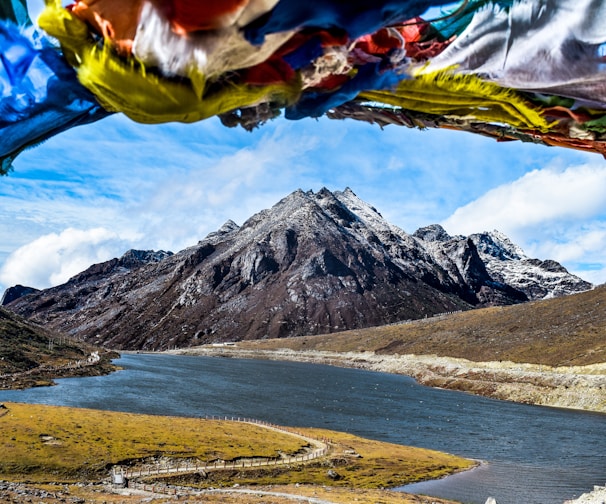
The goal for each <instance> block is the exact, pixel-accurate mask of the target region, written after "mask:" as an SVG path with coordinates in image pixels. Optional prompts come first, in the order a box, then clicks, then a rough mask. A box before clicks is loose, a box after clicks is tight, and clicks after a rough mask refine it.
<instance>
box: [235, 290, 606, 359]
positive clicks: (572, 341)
mask: <svg viewBox="0 0 606 504" xmlns="http://www.w3.org/2000/svg"><path fill="white" fill-rule="evenodd" d="M605 306H606V286H600V287H597V288H595V289H593V290H591V291H588V292H583V293H580V294H575V295H571V296H565V297H561V298H556V299H548V300H544V301H535V302H532V303H524V304H520V305H513V306H504V307H494V308H483V309H479V310H470V311H466V312H461V313H454V314H451V315H447V316H443V317H433V318H428V319H423V320H418V321H413V322H410V323H403V324H395V325H388V326H381V327H373V328H368V329H358V330H351V331H343V332H339V333H334V334H327V335H320V336H301V337H296V338H283V339H274V340H259V341H242V342H239V343H238V348H242V349H251V350H275V349H280V348H289V349H292V350H295V351H298V350H317V351H325V352H326V351H329V352H330V351H332V352H375V353H377V354H384V355H395V354H399V355H409V354H416V355H430V354H433V355H438V356H446V357H456V358H463V359H468V360H470V361H475V362H487V361H512V362H519V363H531V364H541V365H547V366H553V367H557V366H586V365H591V364H597V363H602V362H606V310H605V309H604V307H605Z"/></svg>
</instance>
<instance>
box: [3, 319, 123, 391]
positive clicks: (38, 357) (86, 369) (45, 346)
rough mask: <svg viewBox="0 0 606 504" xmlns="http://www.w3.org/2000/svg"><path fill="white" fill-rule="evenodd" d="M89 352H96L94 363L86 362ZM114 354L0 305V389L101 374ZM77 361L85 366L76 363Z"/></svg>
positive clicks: (45, 383) (107, 367)
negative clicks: (71, 337) (32, 320)
mask: <svg viewBox="0 0 606 504" xmlns="http://www.w3.org/2000/svg"><path fill="white" fill-rule="evenodd" d="M92 352H99V355H100V360H99V361H98V362H95V363H94V364H95V365H94V366H92V365H88V364H89V363H88V362H87V359H88V357H89V356H90V355H91V353H92ZM115 356H116V354H114V353H107V352H102V351H100V349H98V348H95V347H93V346H91V345H88V344H85V343H81V342H77V341H74V340H72V339H70V338H67V337H66V336H63V335H60V334H58V333H55V332H51V331H48V330H46V329H44V328H42V327H40V326H37V325H35V324H32V323H31V322H28V321H26V320H25V319H23V318H21V317H19V316H18V315H15V314H14V313H12V312H10V311H8V310H5V309H4V308H0V388H24V387H30V386H35V385H48V384H50V383H52V378H59V377H64V376H76V375H84V374H86V375H92V374H100V373H105V372H107V371H109V370H111V369H113V367H112V366H111V364H110V363H109V360H110V358H112V357H115ZM78 362H80V363H82V364H83V363H85V362H86V364H87V365H82V364H81V365H80V366H78V365H77V364H76V363H78Z"/></svg>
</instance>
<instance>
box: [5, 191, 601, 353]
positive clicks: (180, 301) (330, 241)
mask: <svg viewBox="0 0 606 504" xmlns="http://www.w3.org/2000/svg"><path fill="white" fill-rule="evenodd" d="M127 255H128V256H129V257H132V256H136V257H137V258H138V259H137V260H136V261H134V262H133V261H127V260H126V259H125V257H126V256H125V257H123V258H121V259H114V260H112V261H109V262H107V263H102V264H99V265H95V266H91V268H89V269H88V270H87V271H85V272H83V273H81V274H79V275H77V276H76V277H74V278H72V279H71V280H70V281H68V282H67V283H66V284H64V285H61V286H58V287H54V288H52V289H47V290H44V291H40V292H35V293H32V294H29V295H26V296H23V297H19V298H17V299H14V300H12V301H11V302H10V303H8V305H7V306H8V307H9V308H10V309H11V310H14V311H16V312H17V313H20V314H22V315H23V316H26V317H30V318H32V319H33V320H35V321H37V322H40V323H45V324H48V325H50V326H51V327H53V328H56V329H59V330H62V331H66V332H69V333H71V334H77V335H78V336H79V337H82V338H85V339H87V340H89V341H94V342H97V343H101V344H104V345H106V346H111V347H113V348H124V349H166V348H173V347H185V346H190V345H197V344H201V343H209V342H219V341H233V340H243V339H263V338H273V337H284V336H300V335H310V334H322V333H332V332H337V331H343V330H346V329H352V328H361V327H370V326H376V325H381V324H386V323H392V322H398V321H402V320H408V319H417V318H423V317H425V316H431V315H433V314H436V313H443V312H451V311H458V310H467V309H470V308H473V307H480V306H491V305H505V304H515V303H519V302H524V301H527V300H529V299H536V298H537V297H545V296H554V295H560V294H563V293H568V292H578V291H582V290H587V289H589V288H591V285H590V284H588V283H587V282H584V281H582V280H581V279H579V278H577V277H575V276H573V275H571V274H569V273H568V272H566V271H565V270H564V269H563V268H562V267H561V266H560V265H558V264H557V263H552V262H546V263H542V262H540V261H533V260H530V259H528V258H526V257H525V256H524V255H523V253H522V252H521V251H520V250H519V249H517V247H515V246H514V245H513V244H511V243H510V242H509V241H508V240H507V239H506V238H505V237H503V236H502V235H500V234H498V233H484V234H481V235H473V236H472V237H467V238H465V237H460V236H459V237H450V236H448V235H447V234H446V232H445V231H444V230H443V229H442V228H440V227H439V226H430V227H428V228H423V229H422V230H419V231H417V232H416V233H415V234H414V235H409V234H407V233H405V232H404V231H402V230H401V229H399V228H398V227H396V226H393V225H391V224H389V223H388V222H387V221H386V220H385V219H383V217H382V216H381V215H380V214H379V213H378V212H377V210H376V209H374V208H373V207H371V206H370V205H368V204H366V203H365V202H363V201H362V200H360V199H359V198H358V197H357V196H356V195H355V194H354V193H353V192H352V191H351V190H350V189H346V190H345V191H343V192H340V191H337V192H334V193H333V192H330V191H328V190H327V189H322V190H321V191H319V192H317V193H314V192H312V191H309V192H303V191H301V190H299V191H296V192H294V193H292V194H290V195H289V196H287V197H286V198H284V199H283V200H281V201H280V202H278V203H277V204H276V205H275V206H273V207H272V208H271V209H268V210H263V211H261V212H259V213H258V214H256V215H254V216H253V217H251V218H250V219H249V220H247V221H246V222H245V223H244V224H243V225H242V226H241V227H240V226H238V225H236V224H235V223H234V222H231V221H228V222H227V223H226V224H225V225H224V226H223V227H222V228H221V229H219V230H218V231H216V232H213V233H211V234H209V235H208V236H207V237H206V238H205V239H204V240H202V241H201V242H199V243H198V244H197V245H195V246H193V247H190V248H188V249H185V250H183V251H181V252H179V253H177V254H174V255H171V254H169V253H160V255H159V256H156V255H154V253H151V252H147V253H142V252H133V251H131V252H129V253H128V254H127ZM524 262H525V263H524ZM513 263H516V264H515V265H513ZM523 263H524V264H523ZM525 272H526V273H525ZM558 275H559V276H558ZM544 279H549V282H548V281H547V280H545V281H543V280H544Z"/></svg>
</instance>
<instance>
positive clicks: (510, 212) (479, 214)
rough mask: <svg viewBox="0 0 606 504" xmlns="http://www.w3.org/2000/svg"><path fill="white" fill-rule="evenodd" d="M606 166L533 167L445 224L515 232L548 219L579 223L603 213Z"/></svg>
mask: <svg viewBox="0 0 606 504" xmlns="http://www.w3.org/2000/svg"><path fill="white" fill-rule="evenodd" d="M604 194H606V166H604V165H582V166H575V167H570V168H568V169H566V170H554V169H549V168H547V169H543V170H533V171H531V172H529V173H527V174H525V175H524V176H522V177H521V178H519V179H518V180H515V181H514V182H512V183H510V184H503V185H501V186H499V187H497V188H495V189H492V190H490V191H488V192H487V193H486V194H484V195H483V196H481V197H480V198H478V199H477V200H475V201H472V202H471V203H469V204H467V205H465V206H463V207H461V208H458V209H457V210H456V211H455V212H454V213H453V214H452V215H451V216H450V217H448V219H446V220H445V221H444V225H445V226H446V227H447V228H448V229H449V230H451V232H453V233H461V234H469V233H470V232H474V231H480V230H490V229H493V228H497V229H499V230H500V231H503V232H504V233H513V232H516V231H519V230H521V229H524V228H536V227H537V226H538V225H541V224H544V223H546V222H553V221H562V220H575V221H579V222H581V221H583V220H585V219H588V218H591V217H592V216H595V215H596V214H599V213H600V212H606V198H604Z"/></svg>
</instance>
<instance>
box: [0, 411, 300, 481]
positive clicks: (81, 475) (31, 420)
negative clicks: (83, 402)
mask: <svg viewBox="0 0 606 504" xmlns="http://www.w3.org/2000/svg"><path fill="white" fill-rule="evenodd" d="M5 406H6V407H7V408H8V409H7V410H0V414H2V413H3V412H4V414H2V416H0V432H1V433H2V436H1V437H0V453H2V457H0V479H6V480H19V479H23V478H27V479H28V480H37V481H58V480H59V481H61V480H63V481H74V480H78V479H89V480H95V479H98V478H103V477H106V476H107V475H108V470H109V467H110V466H112V465H114V464H119V463H129V462H133V461H137V460H141V459H145V458H149V457H156V456H166V457H173V458H186V457H188V458H198V459H200V460H202V461H212V460H215V459H222V460H228V461H229V460H235V459H238V458H243V457H253V456H258V457H275V456H278V454H279V452H280V451H281V452H284V453H289V454H294V453H297V452H298V451H299V450H301V449H302V448H303V447H304V446H305V441H303V440H301V439H297V438H295V437H293V436H290V435H288V434H281V433H278V432H275V433H274V432H272V433H271V435H268V431H267V430H266V429H264V428H262V427H259V426H255V425H250V424H243V423H235V422H222V421H214V420H201V419H192V418H177V417H161V416H153V415H135V414H129V413H116V412H109V411H97V410H87V409H77V408H66V407H55V406H44V405H34V404H31V405H30V404H15V403H5Z"/></svg>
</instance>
